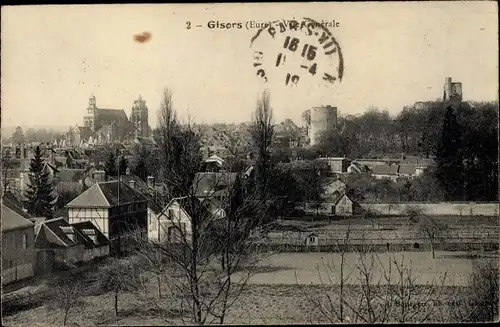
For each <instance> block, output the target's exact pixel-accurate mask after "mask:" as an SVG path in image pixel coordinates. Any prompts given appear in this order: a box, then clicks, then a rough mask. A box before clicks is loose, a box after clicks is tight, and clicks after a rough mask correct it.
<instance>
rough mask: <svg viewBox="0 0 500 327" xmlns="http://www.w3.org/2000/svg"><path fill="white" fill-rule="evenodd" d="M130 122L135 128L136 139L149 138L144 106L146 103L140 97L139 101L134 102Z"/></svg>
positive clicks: (146, 113)
mask: <svg viewBox="0 0 500 327" xmlns="http://www.w3.org/2000/svg"><path fill="white" fill-rule="evenodd" d="M130 121H131V122H132V125H133V126H134V128H135V132H134V134H135V136H136V137H138V136H140V137H148V136H149V124H148V107H147V106H146V101H144V100H143V99H142V97H141V96H140V95H139V99H137V100H135V101H134V106H133V107H132V114H131V115H130Z"/></svg>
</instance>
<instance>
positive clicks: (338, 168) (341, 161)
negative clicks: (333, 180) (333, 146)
mask: <svg viewBox="0 0 500 327" xmlns="http://www.w3.org/2000/svg"><path fill="white" fill-rule="evenodd" d="M318 160H319V161H320V162H326V164H327V165H328V167H330V173H345V172H347V168H348V167H349V165H350V164H351V161H350V160H349V159H347V158H344V157H341V158H334V157H326V158H318Z"/></svg>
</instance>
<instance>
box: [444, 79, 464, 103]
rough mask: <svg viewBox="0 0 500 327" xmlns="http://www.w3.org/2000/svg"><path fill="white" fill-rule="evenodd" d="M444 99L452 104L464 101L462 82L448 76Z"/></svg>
mask: <svg viewBox="0 0 500 327" xmlns="http://www.w3.org/2000/svg"><path fill="white" fill-rule="evenodd" d="M443 89H444V93H443V101H444V102H445V103H446V102H447V103H451V104H459V103H461V102H462V83H460V82H452V81H451V77H446V79H445V82H444V87H443Z"/></svg>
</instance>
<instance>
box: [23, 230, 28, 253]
mask: <svg viewBox="0 0 500 327" xmlns="http://www.w3.org/2000/svg"><path fill="white" fill-rule="evenodd" d="M27 248H28V235H27V234H23V250H26V249H27Z"/></svg>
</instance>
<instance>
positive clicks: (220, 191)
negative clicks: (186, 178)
mask: <svg viewBox="0 0 500 327" xmlns="http://www.w3.org/2000/svg"><path fill="white" fill-rule="evenodd" d="M237 177H238V174H237V173H226V172H224V173H214V172H204V173H196V175H195V178H194V181H193V188H194V191H195V195H196V196H199V197H205V196H209V195H211V196H220V195H224V194H225V192H227V191H229V190H230V188H231V187H232V186H233V185H234V182H235V181H236V178H237Z"/></svg>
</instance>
